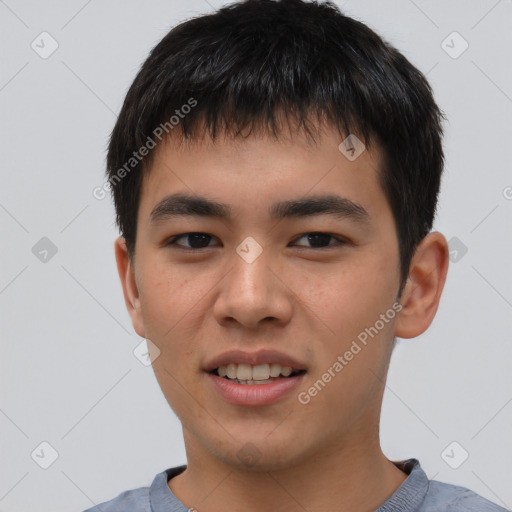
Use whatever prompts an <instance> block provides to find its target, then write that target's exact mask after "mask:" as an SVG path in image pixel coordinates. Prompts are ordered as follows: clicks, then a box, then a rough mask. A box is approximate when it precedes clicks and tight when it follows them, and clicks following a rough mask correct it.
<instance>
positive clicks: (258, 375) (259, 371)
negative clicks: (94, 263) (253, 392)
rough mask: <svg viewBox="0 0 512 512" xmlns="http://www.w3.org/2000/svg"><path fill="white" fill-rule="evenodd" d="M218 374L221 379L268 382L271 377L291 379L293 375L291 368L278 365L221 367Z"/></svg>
mask: <svg viewBox="0 0 512 512" xmlns="http://www.w3.org/2000/svg"><path fill="white" fill-rule="evenodd" d="M218 373H219V375H220V376H221V377H228V378H229V379H238V380H243V381H250V380H257V381H263V380H268V379H269V378H270V377H279V376H280V375H282V376H283V377H289V376H290V375H291V373H292V368H291V367H290V366H281V365H280V364H277V363H272V364H257V365H255V366H251V365H250V364H245V363H241V364H228V365H227V366H219V368H218Z"/></svg>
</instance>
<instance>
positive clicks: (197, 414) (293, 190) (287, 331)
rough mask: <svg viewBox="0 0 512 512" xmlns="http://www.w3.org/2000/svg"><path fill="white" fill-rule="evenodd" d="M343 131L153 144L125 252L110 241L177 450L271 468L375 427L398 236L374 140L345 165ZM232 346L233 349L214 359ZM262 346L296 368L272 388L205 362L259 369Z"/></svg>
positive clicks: (362, 439)
mask: <svg viewBox="0 0 512 512" xmlns="http://www.w3.org/2000/svg"><path fill="white" fill-rule="evenodd" d="M340 142H341V138H340V136H339V135H338V133H337V132H335V131H334V130H326V131H325V132H324V134H323V136H322V137H321V138H319V139H318V140H317V143H316V144H315V145H313V144H310V143H308V141H307V140H306V138H305V137H304V136H303V135H302V134H294V135H293V137H292V136H288V137H286V138H283V139H282V140H280V141H275V140H273V139H271V138H268V137H265V136H251V137H250V138H248V139H245V140H238V141H235V140H232V139H228V138H221V139H218V140H216V142H215V143H212V141H211V140H210V139H208V138H205V139H204V140H196V141H194V142H190V143H187V144H183V145H178V144H177V143H175V142H173V141H168V142H167V143H166V145H162V146H160V147H159V148H158V149H157V150H156V151H157V153H156V154H155V160H154V164H153V167H152V168H151V171H150V172H149V173H148V174H147V176H146V177H145V180H144V183H143V188H142V194H141V201H140V209H139V212H138V231H137V240H136V247H135V260H134V262H133V265H132V264H131V263H130V262H127V260H123V258H125V255H124V253H122V251H121V250H119V251H118V252H119V254H118V263H119V262H120V261H121V260H123V261H124V263H120V272H121V277H122V278H123V273H124V274H125V277H126V279H125V282H124V287H125V297H126V298H127V304H128V307H129V310H130V314H131V316H132V319H133V323H134V327H135V329H136V331H137V333H138V334H139V335H140V336H142V337H145V338H147V339H148V340H150V341H151V343H152V344H154V347H155V348H154V349H153V350H152V352H153V356H156V355H157V354H158V357H156V358H155V359H154V361H153V367H154V370H155V374H156V377H157V379H158V382H159V384H160V386H161V389H162V391H163V393H164V395H165V397H166V399H167V401H168V402H169V404H170V406H171V407H172V409H173V410H174V412H175V413H176V415H177V416H178V417H179V419H180V420H181V422H182V425H183V429H184V434H185V441H186V443H187V449H188V448H190V449H191V450H192V449H194V450H196V453H202V454H203V455H204V456H205V457H213V458H215V459H216V460H218V461H222V462H223V463H226V464H229V465H231V466H237V467H244V466H246V467H247V466H249V465H250V466H251V467H253V466H257V467H259V468H260V469H266V470H275V469H278V468H284V467H290V466H293V465H296V464H300V463H301V461H303V460H305V459H307V458H310V457H312V456H313V455H314V454H319V453H321V452H322V451H327V450H333V449H335V447H338V448H340V449H343V448H346V447H348V446H351V447H352V448H353V449H365V448H364V447H365V446H366V445H365V443H368V442H369V440H370V439H373V438H374V437H375V436H376V435H377V431H378V423H379V415H380V404H381V400H382V391H383V381H384V380H385V374H386V370H387V366H388V364H389V358H390V354H391V350H392V342H393V334H394V323H395V321H396V318H395V316H396V313H397V304H398V303H396V298H397V293H398V290H399V252H398V242H397V234H396V230H395V224H394V220H393V216H392V213H391V210H390V207H389V205H388V203H387V201H386V198H385V196H384V193H383V191H382V189H381V187H380V186H379V183H378V179H377V170H378V168H379V164H380V161H381V157H380V155H379V153H378V148H376V147H373V146H372V152H370V151H369V150H365V151H363V152H362V154H361V155H360V156H359V157H358V158H356V159H355V160H353V161H351V160H349V159H348V158H347V157H346V156H345V155H344V154H343V153H342V152H340V150H339V149H338V146H339V144H340ZM177 194H181V196H180V197H181V200H180V201H178V196H177ZM171 196H173V197H174V198H173V197H171ZM184 196H192V198H193V199H195V200H196V202H195V203H193V202H191V201H190V200H187V199H186V198H185V197H184ZM322 198H323V199H324V200H323V201H322ZM326 198H327V199H326ZM189 199H190V198H189ZM198 199H201V200H203V202H201V203H199V202H197V200H198ZM204 201H209V202H214V203H216V204H214V205H212V204H211V203H205V202H204ZM278 205H279V206H278ZM399 307H400V306H399V305H398V308H399ZM151 346H152V345H151V344H150V347H151ZM234 350H236V351H240V352H241V353H242V354H238V355H234V356H233V355H231V356H229V355H228V357H227V359H221V360H219V359H218V356H219V355H222V354H224V353H226V352H229V351H234ZM158 351H159V353H158ZM261 354H263V355H262V357H261V358H260V359H257V358H254V356H258V355H261ZM244 357H245V358H244ZM251 358H252V359H251ZM265 358H266V359H267V362H268V363H271V362H274V363H276V361H277V362H279V361H281V362H282V366H287V364H286V363H291V362H293V364H289V366H292V368H294V369H296V370H301V373H300V374H299V375H298V376H296V377H293V376H291V377H288V378H284V377H279V378H277V379H275V380H274V379H270V380H272V382H271V383H270V384H237V383H233V382H228V381H227V380H226V379H225V378H223V377H219V376H217V375H212V374H211V373H210V370H211V366H212V365H213V366H214V367H217V366H219V364H220V363H226V364H227V363H228V362H229V361H231V362H232V363H233V364H236V363H237V359H238V362H240V363H247V362H250V361H253V362H254V363H258V365H263V370H262V371H263V374H264V373H265V367H264V365H265ZM288 359H289V361H288ZM243 368H244V367H243ZM269 368H270V367H269ZM274 368H276V367H274ZM239 370H240V367H238V368H237V367H235V371H239ZM258 371H259V370H258ZM284 373H286V371H284ZM244 375H245V374H244ZM244 378H247V377H244ZM254 378H256V375H255V377H254ZM226 383H227V384H226ZM265 388H267V389H265ZM333 447H334V448H333Z"/></svg>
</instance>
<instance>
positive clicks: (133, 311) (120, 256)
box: [114, 237, 146, 338]
mask: <svg viewBox="0 0 512 512" xmlns="http://www.w3.org/2000/svg"><path fill="white" fill-rule="evenodd" d="M114 250H115V253H116V262H117V271H118V272H119V278H120V279H121V285H122V287H123V294H124V302H125V304H126V309H127V310H128V313H129V315H130V317H131V319H132V324H133V328H134V329H135V332H136V333H137V334H138V335H139V336H141V337H142V338H145V337H146V334H145V329H144V322H143V321H142V314H141V308H140V298H139V290H138V289H137V283H136V281H135V268H134V266H133V262H132V261H131V259H130V257H129V255H128V250H127V248H126V241H125V239H124V238H123V237H119V238H118V239H117V240H116V241H115V243H114Z"/></svg>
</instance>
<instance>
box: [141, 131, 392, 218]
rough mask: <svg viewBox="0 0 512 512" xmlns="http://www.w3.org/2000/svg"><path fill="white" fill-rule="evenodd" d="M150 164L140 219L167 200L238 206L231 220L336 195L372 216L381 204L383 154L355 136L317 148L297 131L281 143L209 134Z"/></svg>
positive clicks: (158, 153)
mask: <svg viewBox="0 0 512 512" xmlns="http://www.w3.org/2000/svg"><path fill="white" fill-rule="evenodd" d="M344 141H345V142H344ZM350 146H353V147H354V148H355V151H357V153H360V154H359V155H358V156H357V155H356V156H357V158H352V156H353V154H354V151H352V152H350V151H348V152H347V147H348V148H349V149H350ZM340 148H341V150H340ZM152 156H153V159H152V164H151V167H150V169H148V171H147V172H146V173H145V175H144V179H143V183H142V190H141V201H140V203H141V211H140V213H141V214H142V215H143V216H145V217H148V216H150V215H151V213H152V211H153V209H154V207H155V206H156V205H157V204H158V203H159V202H160V201H161V200H162V199H163V198H164V197H165V196H166V195H171V194H176V193H178V194H182V195H189V196H193V195H199V196H202V197H209V198H211V199H214V198H222V199H223V200H222V203H224V204H229V203H231V204H232V205H233V208H229V209H228V210H229V211H228V212H227V215H226V216H227V217H229V216H230V215H231V214H234V215H236V214H240V213H241V212H242V210H244V209H245V210H246V211H248V210H251V209H252V210H253V211H255V210H254V208H255V207H258V206H262V205H263V204H265V205H266V206H265V208H266V211H267V213H268V215H269V216H272V214H275V213H276V211H277V210H279V208H283V205H282V204H281V205H280V206H279V205H277V202H278V200H281V203H282V200H283V199H297V198H298V197H301V196H306V195H321V196H326V195H328V194H331V195H333V194H332V193H333V192H336V193H337V194H338V195H340V194H341V195H342V196H343V197H346V198H347V199H348V200H351V202H352V203H353V204H359V205H361V204H362V203H366V204H367V205H369V210H371V209H372V205H377V203H378V202H379V200H381V201H382V200H383V199H384V194H383V191H382V189H381V187H380V185H379V179H378V174H379V169H380V166H381V161H382V159H381V150H380V148H379V146H378V145H377V144H376V143H372V145H371V148H365V147H364V145H363V143H362V141H361V140H360V139H359V138H357V139H355V138H354V136H351V139H349V141H348V142H347V141H346V138H343V136H342V135H340V134H339V133H338V131H337V130H335V129H330V128H324V129H323V130H322V132H321V134H320V135H317V136H316V137H315V139H314V140H313V139H311V138H309V137H307V135H306V134H305V133H303V132H300V131H297V132H293V133H292V132H283V133H281V134H280V136H279V137H278V138H277V139H276V138H274V137H272V136H269V135H266V134H253V135H249V136H247V137H245V138H243V137H238V138H234V137H232V136H228V135H220V136H218V137H216V139H215V140H213V139H212V138H211V137H210V136H208V135H206V134H203V135H202V136H201V137H200V138H195V139H182V138H177V137H172V138H171V137H169V138H167V139H164V141H162V143H161V144H160V145H159V146H158V147H157V148H156V149H155V150H154V154H153V155H152ZM379 196H380V197H379ZM272 205H273V206H272ZM258 213H259V214H260V215H261V213H262V210H261V209H258Z"/></svg>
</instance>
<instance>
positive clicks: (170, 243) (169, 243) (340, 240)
mask: <svg viewBox="0 0 512 512" xmlns="http://www.w3.org/2000/svg"><path fill="white" fill-rule="evenodd" d="M190 235H206V236H209V237H211V238H212V239H213V238H215V237H214V236H213V235H210V234H208V233H202V232H200V231H192V232H189V233H181V234H180V235H175V236H173V237H171V238H170V239H169V240H168V241H167V242H166V243H165V244H164V245H165V246H166V247H168V246H175V247H179V248H180V249H183V250H186V251H191V252H197V251H201V250H202V249H208V248H209V247H210V246H209V245H208V246H206V247H199V248H194V247H186V246H182V245H179V244H177V243H176V242H177V241H178V240H179V239H181V238H186V237H188V236H190ZM307 235H323V236H328V237H330V238H331V239H334V240H336V241H337V242H338V245H327V246H324V247H306V246H299V247H302V248H303V249H315V250H327V249H330V248H332V247H337V246H342V245H346V244H348V243H349V242H348V240H347V239H345V238H343V237H339V236H336V235H332V234H330V233H324V232H322V231H311V232H308V233H304V234H303V235H301V236H300V237H298V238H297V239H296V240H300V239H301V238H304V237H306V236H307Z"/></svg>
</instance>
